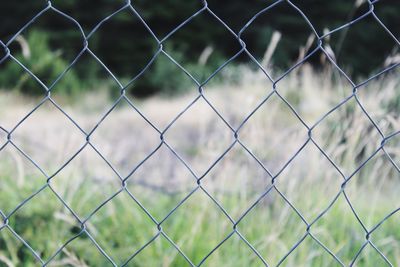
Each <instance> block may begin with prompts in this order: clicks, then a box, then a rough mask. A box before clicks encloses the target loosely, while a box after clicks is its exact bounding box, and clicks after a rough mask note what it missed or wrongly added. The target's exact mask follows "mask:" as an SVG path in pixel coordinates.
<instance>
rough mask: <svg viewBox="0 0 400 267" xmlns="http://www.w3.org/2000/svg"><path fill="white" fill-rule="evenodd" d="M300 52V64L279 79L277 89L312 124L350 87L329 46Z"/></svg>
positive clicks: (339, 100)
mask: <svg viewBox="0 0 400 267" xmlns="http://www.w3.org/2000/svg"><path fill="white" fill-rule="evenodd" d="M325 48H327V46H326V45H325ZM326 54H328V56H329V57H328V56H327V55H326ZM304 56H305V57H306V58H304V57H302V58H300V59H299V62H301V64H300V65H298V66H297V67H296V68H294V69H293V70H292V71H291V72H289V73H288V74H286V75H285V76H284V79H283V80H281V81H279V83H278V92H279V93H280V94H281V95H282V97H284V98H285V99H286V100H287V101H288V102H289V103H290V105H292V107H293V108H294V109H295V110H296V112H297V113H298V114H299V116H300V117H301V118H302V119H303V120H304V121H305V122H306V123H307V124H308V125H312V124H314V123H316V122H317V120H318V119H320V118H321V117H322V116H324V115H325V114H326V113H328V112H329V111H330V110H332V109H334V108H335V107H336V106H337V105H338V104H339V103H341V102H342V101H343V100H344V99H345V98H346V97H349V96H350V95H351V94H352V91H353V87H352V85H351V83H350V82H349V81H348V80H347V79H346V77H345V76H344V75H343V74H342V73H341V72H340V71H339V70H338V69H337V68H336V66H335V65H334V63H332V62H331V60H335V58H334V55H332V54H330V52H329V50H328V51H327V53H324V52H323V51H322V50H318V51H316V52H312V53H309V54H308V55H304Z"/></svg>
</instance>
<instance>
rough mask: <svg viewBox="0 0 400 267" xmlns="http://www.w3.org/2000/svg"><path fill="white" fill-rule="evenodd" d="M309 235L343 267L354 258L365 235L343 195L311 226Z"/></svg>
mask: <svg viewBox="0 0 400 267" xmlns="http://www.w3.org/2000/svg"><path fill="white" fill-rule="evenodd" d="M327 208H328V206H327ZM338 218H340V220H339V221H338ZM311 233H312V234H313V235H314V236H315V237H316V238H317V239H318V240H319V241H320V242H321V243H322V244H324V245H325V246H326V247H327V248H328V249H329V250H330V251H331V252H332V253H333V254H335V255H336V256H337V257H338V258H339V259H340V260H341V261H342V262H343V263H344V264H345V265H349V264H350V262H351V261H352V259H353V258H354V257H355V255H356V254H357V251H358V250H359V249H360V248H361V247H362V245H363V244H364V242H365V235H366V233H365V231H364V230H363V228H362V226H361V224H360V223H359V222H358V220H357V219H356V217H355V215H354V213H353V212H352V210H351V208H350V206H349V204H348V203H347V201H346V198H345V197H344V195H343V194H341V195H340V196H339V197H338V198H337V200H336V201H335V203H334V204H333V205H332V206H331V207H330V208H329V209H328V210H327V212H326V213H324V214H323V216H322V217H320V218H319V219H318V220H317V221H316V222H315V223H314V224H313V225H312V226H311Z"/></svg>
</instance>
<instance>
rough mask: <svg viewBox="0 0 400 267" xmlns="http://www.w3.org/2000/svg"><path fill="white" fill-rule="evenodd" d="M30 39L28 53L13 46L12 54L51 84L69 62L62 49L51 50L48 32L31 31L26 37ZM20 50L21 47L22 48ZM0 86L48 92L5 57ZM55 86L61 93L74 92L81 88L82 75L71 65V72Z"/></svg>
mask: <svg viewBox="0 0 400 267" xmlns="http://www.w3.org/2000/svg"><path fill="white" fill-rule="evenodd" d="M27 43H28V49H29V50H30V51H29V55H23V53H22V51H18V52H15V51H14V50H15V49H12V51H11V52H12V54H13V56H14V57H15V58H16V59H18V61H20V62H21V63H22V64H23V65H24V66H25V67H26V68H28V69H29V70H30V71H31V72H32V73H34V74H35V75H36V76H37V77H38V78H39V79H40V80H41V81H42V82H43V83H44V84H45V85H46V86H50V85H51V84H52V83H53V82H54V81H55V79H56V78H57V77H58V76H59V75H60V74H61V73H62V72H63V71H64V70H65V69H66V68H67V67H68V63H67V62H66V61H65V60H64V59H63V58H61V54H62V51H51V49H50V47H49V36H48V35H47V34H46V33H44V32H40V31H32V32H31V33H30V34H29V35H28V37H27ZM19 48H20V47H19ZM20 50H22V49H21V48H20ZM0 88H2V89H6V90H11V89H14V90H19V91H21V92H23V93H27V94H30V95H41V94H44V93H45V89H44V88H43V87H42V86H40V85H39V83H38V82H37V81H36V80H35V79H34V78H33V77H31V75H30V74H29V73H28V72H26V71H25V70H24V69H23V68H22V67H21V66H20V65H19V64H17V63H16V62H14V61H13V60H11V59H9V60H7V61H5V62H4V63H3V66H0ZM55 88H57V89H56V90H57V92H58V93H61V94H67V95H71V94H74V93H76V92H77V91H78V90H79V88H80V86H79V79H78V77H77V76H76V74H75V73H74V71H73V70H72V69H71V70H69V72H68V75H67V76H65V77H64V78H63V79H61V80H60V81H59V82H58V83H57V84H56V86H55Z"/></svg>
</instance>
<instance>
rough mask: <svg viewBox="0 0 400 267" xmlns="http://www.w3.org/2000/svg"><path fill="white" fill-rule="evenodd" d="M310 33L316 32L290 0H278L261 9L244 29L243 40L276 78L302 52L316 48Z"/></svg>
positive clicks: (312, 34) (313, 34)
mask: <svg viewBox="0 0 400 267" xmlns="http://www.w3.org/2000/svg"><path fill="white" fill-rule="evenodd" d="M260 29H262V30H260ZM313 36H315V33H314V32H313V30H312V28H311V27H310V25H308V24H307V22H306V21H305V20H304V19H303V18H302V16H301V14H300V13H298V12H297V11H296V10H295V9H294V8H293V7H292V6H291V5H290V4H289V3H286V2H281V3H278V4H277V5H275V6H273V7H272V8H270V9H268V10H265V9H264V11H263V12H262V13H261V14H260V15H259V16H258V17H257V18H256V19H255V20H254V21H253V22H252V23H251V24H250V25H249V26H248V27H247V28H246V29H245V30H244V32H243V34H242V39H243V40H244V41H245V42H246V48H247V49H248V50H249V52H250V53H252V55H253V56H254V57H255V58H256V59H257V60H258V62H260V63H261V65H263V67H265V68H266V69H267V71H269V72H274V75H273V76H277V77H278V76H280V75H281V74H283V73H284V71H283V70H286V69H287V68H288V67H289V66H291V65H293V63H294V62H296V61H297V60H298V58H299V56H300V54H301V53H306V52H307V51H309V50H310V49H311V50H312V49H314V48H315V47H316V41H315V40H314V39H311V37H313ZM308 39H310V41H308ZM307 42H310V43H309V44H307ZM294 44H295V45H294ZM302 46H304V48H303V50H305V51H303V52H302V51H301V47H302ZM299 48H300V49H299ZM272 65H273V66H276V67H275V68H274V67H272Z"/></svg>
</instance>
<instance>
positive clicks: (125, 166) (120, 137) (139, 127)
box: [90, 99, 160, 177]
mask: <svg viewBox="0 0 400 267" xmlns="http://www.w3.org/2000/svg"><path fill="white" fill-rule="evenodd" d="M103 118H104V116H103ZM90 140H91V141H90V142H91V143H92V144H93V146H94V147H96V148H97V149H98V150H99V152H100V153H101V154H102V155H103V156H104V157H105V158H106V159H107V160H108V161H109V162H110V163H111V164H112V165H113V167H114V168H115V169H116V170H117V171H118V172H119V173H120V174H121V175H122V176H124V177H125V176H127V175H128V174H130V172H131V171H132V170H133V169H134V168H135V167H136V166H137V165H138V164H139V163H140V162H141V161H142V160H144V159H145V158H146V157H147V156H148V155H149V154H150V153H151V152H152V151H153V150H154V149H156V148H157V146H158V145H159V144H160V136H159V134H158V133H157V131H156V130H155V129H154V128H153V127H151V125H150V124H149V123H148V122H146V120H144V119H143V117H141V116H140V115H139V114H138V113H137V112H136V111H135V110H134V109H133V108H132V106H131V105H130V104H129V103H128V102H127V101H126V100H125V99H121V100H120V101H119V102H118V104H117V105H116V106H115V107H114V109H113V110H112V111H111V112H110V113H106V114H105V119H104V120H102V121H101V123H100V124H99V126H98V127H97V128H96V129H95V131H94V132H93V134H92V135H91V137H90ZM144 140H146V141H145V142H144Z"/></svg>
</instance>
